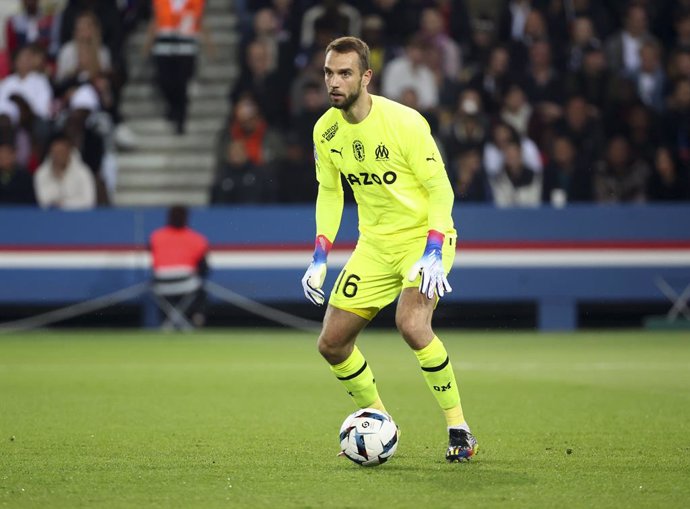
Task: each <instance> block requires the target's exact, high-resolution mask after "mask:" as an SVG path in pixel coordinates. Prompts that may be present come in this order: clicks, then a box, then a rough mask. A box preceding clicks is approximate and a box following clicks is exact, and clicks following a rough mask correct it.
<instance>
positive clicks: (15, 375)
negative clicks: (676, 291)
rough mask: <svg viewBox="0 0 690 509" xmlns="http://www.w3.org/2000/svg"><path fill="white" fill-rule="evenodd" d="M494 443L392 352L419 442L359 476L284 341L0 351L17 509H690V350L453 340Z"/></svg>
mask: <svg viewBox="0 0 690 509" xmlns="http://www.w3.org/2000/svg"><path fill="white" fill-rule="evenodd" d="M439 335H440V336H441V338H442V339H443V340H444V342H445V343H446V346H447V348H448V351H449V353H450V355H451V358H452V359H454V363H455V368H456V372H457V374H458V381H459V383H460V385H461V394H462V398H463V404H464V407H465V412H466V414H467V416H468V417H469V419H470V423H471V425H472V426H473V430H474V431H475V433H476V435H477V436H478V438H479V444H480V447H481V450H480V454H479V456H478V457H477V458H476V461H475V460H473V461H472V462H471V463H469V464H452V465H451V464H446V463H445V462H444V460H443V453H444V448H445V442H446V432H445V426H444V422H443V419H442V415H441V413H440V411H439V410H438V408H437V407H436V406H435V405H436V404H435V401H434V400H433V398H432V397H431V396H430V394H429V393H428V389H427V388H426V386H425V384H424V381H423V378H422V376H421V374H420V373H419V367H418V365H417V363H416V360H415V358H414V355H412V353H411V352H409V351H408V350H407V347H406V346H405V345H404V344H403V342H402V340H401V339H399V338H398V337H397V335H395V334H393V333H387V332H379V331H370V332H367V333H365V334H364V336H363V337H362V338H361V340H360V347H361V348H362V350H363V352H364V354H365V355H366V356H367V359H368V360H369V362H370V364H371V366H372V367H373V369H374V373H375V375H376V377H377V380H378V384H379V390H380V392H381V395H382V397H383V399H384V402H385V403H386V405H387V407H388V410H389V411H390V412H391V413H392V415H393V417H394V419H395V420H396V421H397V423H398V424H399V425H400V427H401V429H402V431H403V433H402V436H401V442H400V446H399V448H398V451H397V453H396V455H395V457H394V458H393V459H392V460H391V461H390V462H388V463H386V464H385V465H383V466H380V467H376V468H362V467H359V466H357V465H355V464H354V463H351V462H349V461H347V460H346V459H344V458H338V457H336V453H337V452H338V438H337V434H338V428H339V426H340V424H341V422H342V420H343V419H344V418H345V416H346V415H347V414H349V413H350V412H351V411H353V410H354V408H353V407H352V404H351V403H350V401H349V398H348V397H347V396H346V394H345V393H344V390H343V389H342V387H341V386H340V385H339V383H338V382H337V381H336V380H335V379H334V378H333V376H332V375H331V373H330V371H329V370H328V368H327V366H326V365H325V363H324V362H323V361H322V360H321V359H320V357H319V356H318V354H317V353H316V350H315V348H314V338H313V337H309V336H308V335H305V334H297V333H293V332H286V331H276V330H270V331H263V330H251V331H247V330H229V331H222V332H203V333H198V334H194V335H162V334H155V333H154V334H150V333H142V332H118V333H106V332H103V331H94V332H75V333H70V332H60V333H40V334H24V335H16V336H0V507H12V508H21V507H51V508H58V507H70V508H74V507H165V508H168V507H181V508H182V507H184V508H187V507H204V508H211V507H268V506H271V507H352V508H354V507H362V506H364V507H375V506H376V507H430V508H436V507H457V506H459V505H462V506H465V507H496V506H499V505H500V506H501V507H530V508H531V507H558V506H561V507H665V508H669V507H688V505H689V504H690V482H689V481H688V479H690V426H689V425H688V421H689V420H690V389H689V388H690V337H688V334H687V333H682V332H679V333H669V332H666V333H647V332H605V333H604V332H602V333H579V334H575V335H546V334H536V333H511V334H507V333H506V334H501V333H472V332H455V331H440V334H439Z"/></svg>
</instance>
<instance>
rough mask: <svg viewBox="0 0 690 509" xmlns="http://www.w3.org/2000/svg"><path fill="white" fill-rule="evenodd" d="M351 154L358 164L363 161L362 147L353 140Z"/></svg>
mask: <svg viewBox="0 0 690 509" xmlns="http://www.w3.org/2000/svg"><path fill="white" fill-rule="evenodd" d="M352 153H353V154H354V155H355V159H357V161H359V162H360V163H361V162H362V161H364V145H363V144H362V142H361V141H359V140H355V141H353V142H352Z"/></svg>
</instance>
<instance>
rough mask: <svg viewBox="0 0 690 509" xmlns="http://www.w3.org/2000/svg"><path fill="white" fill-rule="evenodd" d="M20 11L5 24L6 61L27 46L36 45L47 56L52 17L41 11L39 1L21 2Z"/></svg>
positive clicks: (23, 0)
mask: <svg viewBox="0 0 690 509" xmlns="http://www.w3.org/2000/svg"><path fill="white" fill-rule="evenodd" d="M21 4H22V10H21V12H19V13H18V14H14V15H13V16H10V17H9V18H7V21H6V24H5V45H6V47H7V56H8V60H10V61H11V60H12V56H13V55H14V54H15V53H16V52H17V51H18V50H19V48H22V47H24V46H26V45H27V44H36V45H38V46H39V47H40V48H42V49H43V51H44V52H45V53H46V54H47V53H48V52H49V50H50V38H51V31H52V24H53V17H52V16H51V15H49V14H46V13H45V12H43V10H42V9H41V5H40V1H39V0H21Z"/></svg>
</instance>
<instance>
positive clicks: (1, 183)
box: [0, 140, 36, 205]
mask: <svg viewBox="0 0 690 509" xmlns="http://www.w3.org/2000/svg"><path fill="white" fill-rule="evenodd" d="M9 204H13V205H36V196H35V195H34V184H33V180H32V178H31V175H30V174H29V172H27V171H26V170H25V169H24V168H21V167H20V166H19V165H18V164H17V160H16V157H15V153H14V145H13V144H12V143H11V142H10V141H9V140H0V205H9Z"/></svg>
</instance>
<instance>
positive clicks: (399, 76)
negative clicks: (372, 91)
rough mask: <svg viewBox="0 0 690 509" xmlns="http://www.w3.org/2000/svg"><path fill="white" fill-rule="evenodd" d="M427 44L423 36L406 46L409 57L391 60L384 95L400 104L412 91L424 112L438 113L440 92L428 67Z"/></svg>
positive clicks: (383, 85)
mask: <svg viewBox="0 0 690 509" xmlns="http://www.w3.org/2000/svg"><path fill="white" fill-rule="evenodd" d="M426 54H427V44H426V43H425V42H424V40H423V39H421V38H420V37H419V36H414V37H412V38H411V39H410V40H409V41H408V42H407V44H406V45H405V53H404V54H403V55H401V56H399V57H398V58H395V59H393V60H391V61H390V62H389V63H388V64H387V65H386V66H385V67H384V69H383V76H382V78H381V92H382V93H383V95H385V96H386V97H388V98H389V99H393V100H394V101H400V96H401V95H402V93H403V91H404V90H406V89H408V88H411V89H413V90H414V91H415V92H416V93H417V97H418V99H419V108H420V112H421V113H424V112H425V111H426V110H430V109H434V108H436V107H437V106H438V103H439V90H438V84H437V82H436V78H435V76H434V73H433V71H432V70H431V69H430V68H429V66H428V65H427V63H426V60H425V57H426Z"/></svg>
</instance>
